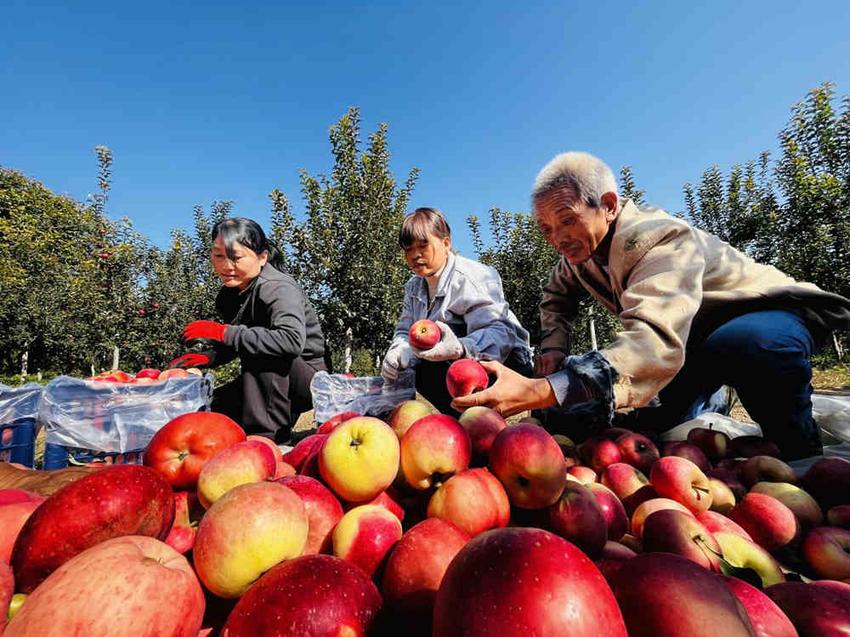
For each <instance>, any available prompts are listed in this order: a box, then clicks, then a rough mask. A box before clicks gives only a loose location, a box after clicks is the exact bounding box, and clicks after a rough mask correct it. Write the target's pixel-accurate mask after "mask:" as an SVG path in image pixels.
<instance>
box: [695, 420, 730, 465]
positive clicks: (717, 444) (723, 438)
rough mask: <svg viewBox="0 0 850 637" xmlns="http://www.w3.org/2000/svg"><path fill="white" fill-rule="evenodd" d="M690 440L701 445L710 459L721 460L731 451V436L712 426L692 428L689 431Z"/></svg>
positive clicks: (698, 445)
mask: <svg viewBox="0 0 850 637" xmlns="http://www.w3.org/2000/svg"><path fill="white" fill-rule="evenodd" d="M688 442H690V443H691V444H694V445H696V446H697V447H699V448H700V449H701V450H702V452H703V453H704V454H705V456H706V457H707V458H708V459H709V460H720V459H721V458H725V457H726V454H727V453H728V452H729V443H730V440H729V436H727V435H726V434H725V433H723V432H722V431H715V430H714V429H711V428H710V427H709V428H705V427H694V428H693V429H691V430H690V431H689V432H688Z"/></svg>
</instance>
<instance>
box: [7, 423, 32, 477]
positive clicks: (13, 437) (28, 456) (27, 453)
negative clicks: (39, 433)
mask: <svg viewBox="0 0 850 637" xmlns="http://www.w3.org/2000/svg"><path fill="white" fill-rule="evenodd" d="M35 434H36V421H35V418H21V419H19V420H15V421H13V422H10V423H0V461H4V462H17V463H18V464H22V465H24V466H27V467H32V466H33V462H34V461H35Z"/></svg>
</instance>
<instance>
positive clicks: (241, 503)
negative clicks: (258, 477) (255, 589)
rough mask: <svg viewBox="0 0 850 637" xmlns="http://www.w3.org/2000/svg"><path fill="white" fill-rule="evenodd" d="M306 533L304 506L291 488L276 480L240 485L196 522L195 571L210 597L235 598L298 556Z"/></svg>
mask: <svg viewBox="0 0 850 637" xmlns="http://www.w3.org/2000/svg"><path fill="white" fill-rule="evenodd" d="M308 532H309V522H308V520H307V514H306V511H305V508H304V503H303V502H302V501H301V498H299V497H298V496H297V495H296V494H295V493H294V492H293V491H292V490H291V489H288V488H287V487H285V486H283V485H282V484H279V483H277V482H258V483H252V484H243V485H240V486H238V487H235V488H233V489H231V490H230V491H228V492H227V493H225V494H224V495H223V496H222V497H221V498H219V499H218V500H216V501H215V502H214V503H213V505H212V506H211V507H210V508H209V510H208V511H207V512H206V514H204V517H203V518H202V519H201V524H200V526H199V527H198V534H197V536H196V537H195V546H194V548H193V551H192V553H193V561H194V563H195V571H196V572H197V573H198V577H199V578H200V579H201V581H202V582H203V583H204V586H206V587H207V588H208V589H209V590H210V591H211V592H212V593H214V594H215V595H218V596H219V597H225V598H236V597H239V596H241V595H242V594H243V593H244V592H245V590H246V589H247V588H248V587H249V586H250V585H251V584H252V583H253V582H254V581H255V580H256V579H257V578H258V577H260V575H262V574H263V573H265V572H266V571H267V570H269V569H270V568H271V567H272V566H274V565H275V564H277V563H278V562H281V561H283V560H287V559H292V558H293V557H298V556H299V555H301V553H302V551H303V550H304V547H305V545H306V543H307V534H308Z"/></svg>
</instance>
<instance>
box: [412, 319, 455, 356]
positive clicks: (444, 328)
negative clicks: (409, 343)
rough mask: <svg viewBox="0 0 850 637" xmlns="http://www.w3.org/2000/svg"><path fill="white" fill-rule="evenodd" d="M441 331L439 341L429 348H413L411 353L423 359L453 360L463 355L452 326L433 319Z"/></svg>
mask: <svg viewBox="0 0 850 637" xmlns="http://www.w3.org/2000/svg"><path fill="white" fill-rule="evenodd" d="M435 322H436V323H437V325H438V326H439V328H440V331H441V332H442V333H443V337H442V338H441V339H440V342H439V343H437V344H436V345H434V347H432V348H431V349H424V350H423V349H416V348H413V353H414V354H416V356H418V357H419V358H421V359H422V360H424V361H431V362H432V363H434V362H437V361H453V360H457V359H458V358H460V357H461V356H463V345H461V342H460V341H459V340H458V338H457V336H455V333H454V332H452V328H450V327H449V326H448V325H446V324H445V323H443V322H442V321H435Z"/></svg>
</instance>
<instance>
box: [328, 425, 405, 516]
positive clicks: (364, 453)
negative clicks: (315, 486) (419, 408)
mask: <svg viewBox="0 0 850 637" xmlns="http://www.w3.org/2000/svg"><path fill="white" fill-rule="evenodd" d="M398 467H399V444H398V436H396V434H395V432H394V431H393V430H392V429H390V427H389V425H387V424H386V423H385V422H383V421H382V420H378V419H377V418H372V417H370V416H358V417H357V418H352V419H351V420H346V421H345V422H343V423H342V424H340V425H339V426H338V427H337V428H336V429H334V430H333V431H332V432H331V433H330V434H329V435H328V438H327V440H325V442H324V444H323V445H322V450H321V451H320V452H319V471H320V473H321V476H322V479H323V480H324V482H325V484H327V485H328V486H329V487H330V488H331V490H332V491H333V492H334V493H336V494H337V495H338V496H339V497H340V498H342V499H343V500H348V501H349V502H367V501H369V500H371V499H372V498H374V497H375V496H376V495H378V494H379V493H380V492H381V491H384V490H385V489H386V488H387V487H388V486H390V485H391V484H392V483H393V480H395V477H396V474H397V473H398Z"/></svg>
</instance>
